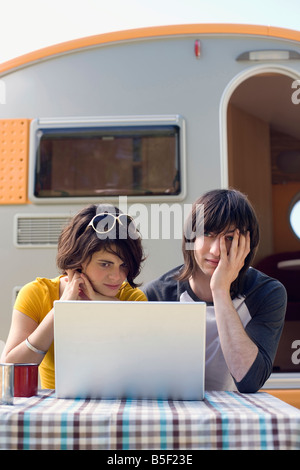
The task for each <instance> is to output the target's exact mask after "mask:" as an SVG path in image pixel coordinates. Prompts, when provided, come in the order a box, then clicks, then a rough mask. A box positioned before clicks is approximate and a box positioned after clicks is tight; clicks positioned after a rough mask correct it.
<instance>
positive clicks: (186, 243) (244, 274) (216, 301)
mask: <svg viewBox="0 0 300 470" xmlns="http://www.w3.org/2000/svg"><path fill="white" fill-rule="evenodd" d="M200 213H202V215H203V218H204V219H203V222H204V224H202V230H199V227H198V226H201V220H200V217H199V214H200ZM199 220H200V224H199ZM186 227H189V228H190V229H191V233H192V234H194V238H193V239H190V237H189V236H188V234H187V229H185V234H184V237H183V244H182V248H183V256H184V264H183V265H182V266H179V267H176V268H174V269H172V270H171V271H169V272H168V273H166V274H164V275H163V276H161V277H160V278H159V279H157V280H155V281H152V282H150V283H149V284H148V285H146V286H145V288H144V289H143V290H144V292H145V294H146V296H147V298H148V300H149V301H177V302H184V301H188V302H192V301H195V302H199V301H204V302H206V304H207V318H206V370H205V376H206V390H236V389H237V390H239V391H240V392H244V393H251V392H252V393H253V392H256V391H257V390H259V389H260V388H261V387H262V386H263V384H264V383H265V381H266V380H267V379H268V377H269V375H270V374H271V372H272V363H273V360H274V357H275V354H276V350H277V346H278V342H279V339H280V335H281V332H282V328H283V324H284V317H285V310H286V291H285V288H284V287H283V286H282V284H280V282H279V281H277V280H275V279H272V278H270V277H268V276H266V275H264V274H263V273H261V272H259V271H257V270H256V269H253V268H251V267H250V263H251V261H252V260H253V257H254V255H255V252H256V248H257V246H258V242H259V228H258V222H257V218H256V215H255V213H254V210H253V208H252V206H251V205H250V203H249V201H248V200H247V198H246V197H245V196H244V195H243V194H241V193H240V192H238V191H235V190H214V191H210V192H208V193H206V194H204V195H203V196H202V197H200V198H199V199H198V200H197V201H196V202H195V203H194V204H193V208H192V211H191V214H190V215H189V217H188V219H187V221H186ZM191 247H193V248H192V249H191Z"/></svg>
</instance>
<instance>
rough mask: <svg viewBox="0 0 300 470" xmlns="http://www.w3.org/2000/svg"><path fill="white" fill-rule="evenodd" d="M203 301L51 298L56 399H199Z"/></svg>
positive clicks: (202, 357)
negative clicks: (69, 299) (52, 302)
mask: <svg viewBox="0 0 300 470" xmlns="http://www.w3.org/2000/svg"><path fill="white" fill-rule="evenodd" d="M205 316H206V304H205V303H202V302H193V303H181V302H114V301H112V302H96V301H56V302H55V303H54V345H55V385H56V386H55V388H56V396H57V397H58V398H106V399H107V398H108V399H110V398H133V399H139V398H148V399H164V400H165V399H173V400H203V398H204V370H205V330H206V321H205Z"/></svg>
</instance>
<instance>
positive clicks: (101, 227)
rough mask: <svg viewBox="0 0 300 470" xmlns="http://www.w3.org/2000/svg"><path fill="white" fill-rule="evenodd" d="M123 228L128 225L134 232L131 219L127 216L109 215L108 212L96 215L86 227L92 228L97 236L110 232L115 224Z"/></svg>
mask: <svg viewBox="0 0 300 470" xmlns="http://www.w3.org/2000/svg"><path fill="white" fill-rule="evenodd" d="M117 221H118V224H119V225H120V226H122V227H124V228H126V229H127V228H129V225H130V227H131V228H132V229H134V231H136V227H135V224H134V220H133V218H132V217H131V216H130V215H128V214H119V215H115V214H111V213H110V212H102V213H100V214H96V215H95V216H94V217H93V218H92V220H91V221H90V223H89V224H88V227H92V228H93V229H94V230H95V232H97V233H99V234H105V233H108V232H110V231H111V230H112V229H113V228H114V227H115V225H116V222H117Z"/></svg>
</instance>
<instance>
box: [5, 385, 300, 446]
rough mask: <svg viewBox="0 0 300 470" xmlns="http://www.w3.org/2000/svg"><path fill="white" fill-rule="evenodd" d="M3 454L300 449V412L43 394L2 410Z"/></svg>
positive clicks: (264, 402)
mask: <svg viewBox="0 0 300 470" xmlns="http://www.w3.org/2000/svg"><path fill="white" fill-rule="evenodd" d="M0 449H44V450H46V449H50V450H51V449H65V450H68V449H78V450H80V449H103V450H104V449H106V450H111V449H116V450H121V449H123V450H133V449H135V450H142V449H156V450H159V449H160V450H167V449H175V450H176V449H177V450H180V449H231V450H235V449H278V450H288V449H300V410H298V409H297V408H294V407H292V406H290V405H288V404H287V403H284V402H282V401H281V400H279V399H278V398H275V397H273V396H272V395H270V394H268V393H265V392H258V393H255V394H241V393H239V392H207V393H206V394H205V399H204V400H203V401H171V400H169V401H159V400H158V401H156V400H125V399H124V400H93V399H92V400H89V399H86V400H84V399H76V400H72V399H70V400H66V399H57V398H56V397H55V392H54V391H53V390H42V391H39V393H38V395H37V396H34V397H30V398H15V399H14V405H0Z"/></svg>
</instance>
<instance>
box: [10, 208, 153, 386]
mask: <svg viewBox="0 0 300 470" xmlns="http://www.w3.org/2000/svg"><path fill="white" fill-rule="evenodd" d="M143 259H144V257H143V249H142V243H141V238H140V234H139V232H138V230H137V228H136V227H135V224H134V221H133V220H132V218H131V217H130V216H128V215H127V214H123V213H121V212H120V211H119V209H117V208H116V207H113V206H110V205H99V206H96V205H90V206H88V207H86V208H85V209H83V210H82V211H80V212H79V213H78V214H77V215H75V216H74V217H73V218H72V219H71V221H70V222H69V224H68V225H67V227H66V228H65V229H64V230H63V231H62V233H61V235H60V238H59V242H58V252H57V266H58V268H59V270H60V272H61V275H60V276H58V277H56V278H54V279H46V278H37V279H36V280H35V281H33V282H30V283H29V284H27V285H25V286H24V287H23V288H22V289H21V291H20V292H19V295H18V297H17V300H16V302H15V305H14V310H13V315H12V323H11V328H10V332H9V335H8V339H7V342H6V345H5V348H4V351H3V353H2V357H1V361H2V362H13V363H25V362H35V363H39V364H40V367H39V371H40V377H41V386H42V388H50V389H54V388H55V367H54V334H53V319H54V312H53V302H54V301H55V300H59V299H60V300H78V301H80V300H120V301H146V300H147V298H146V296H145V294H143V292H142V291H141V290H140V289H138V288H137V285H136V284H135V282H134V280H135V278H136V277H137V276H138V274H139V273H140V269H141V263H142V261H143Z"/></svg>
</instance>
